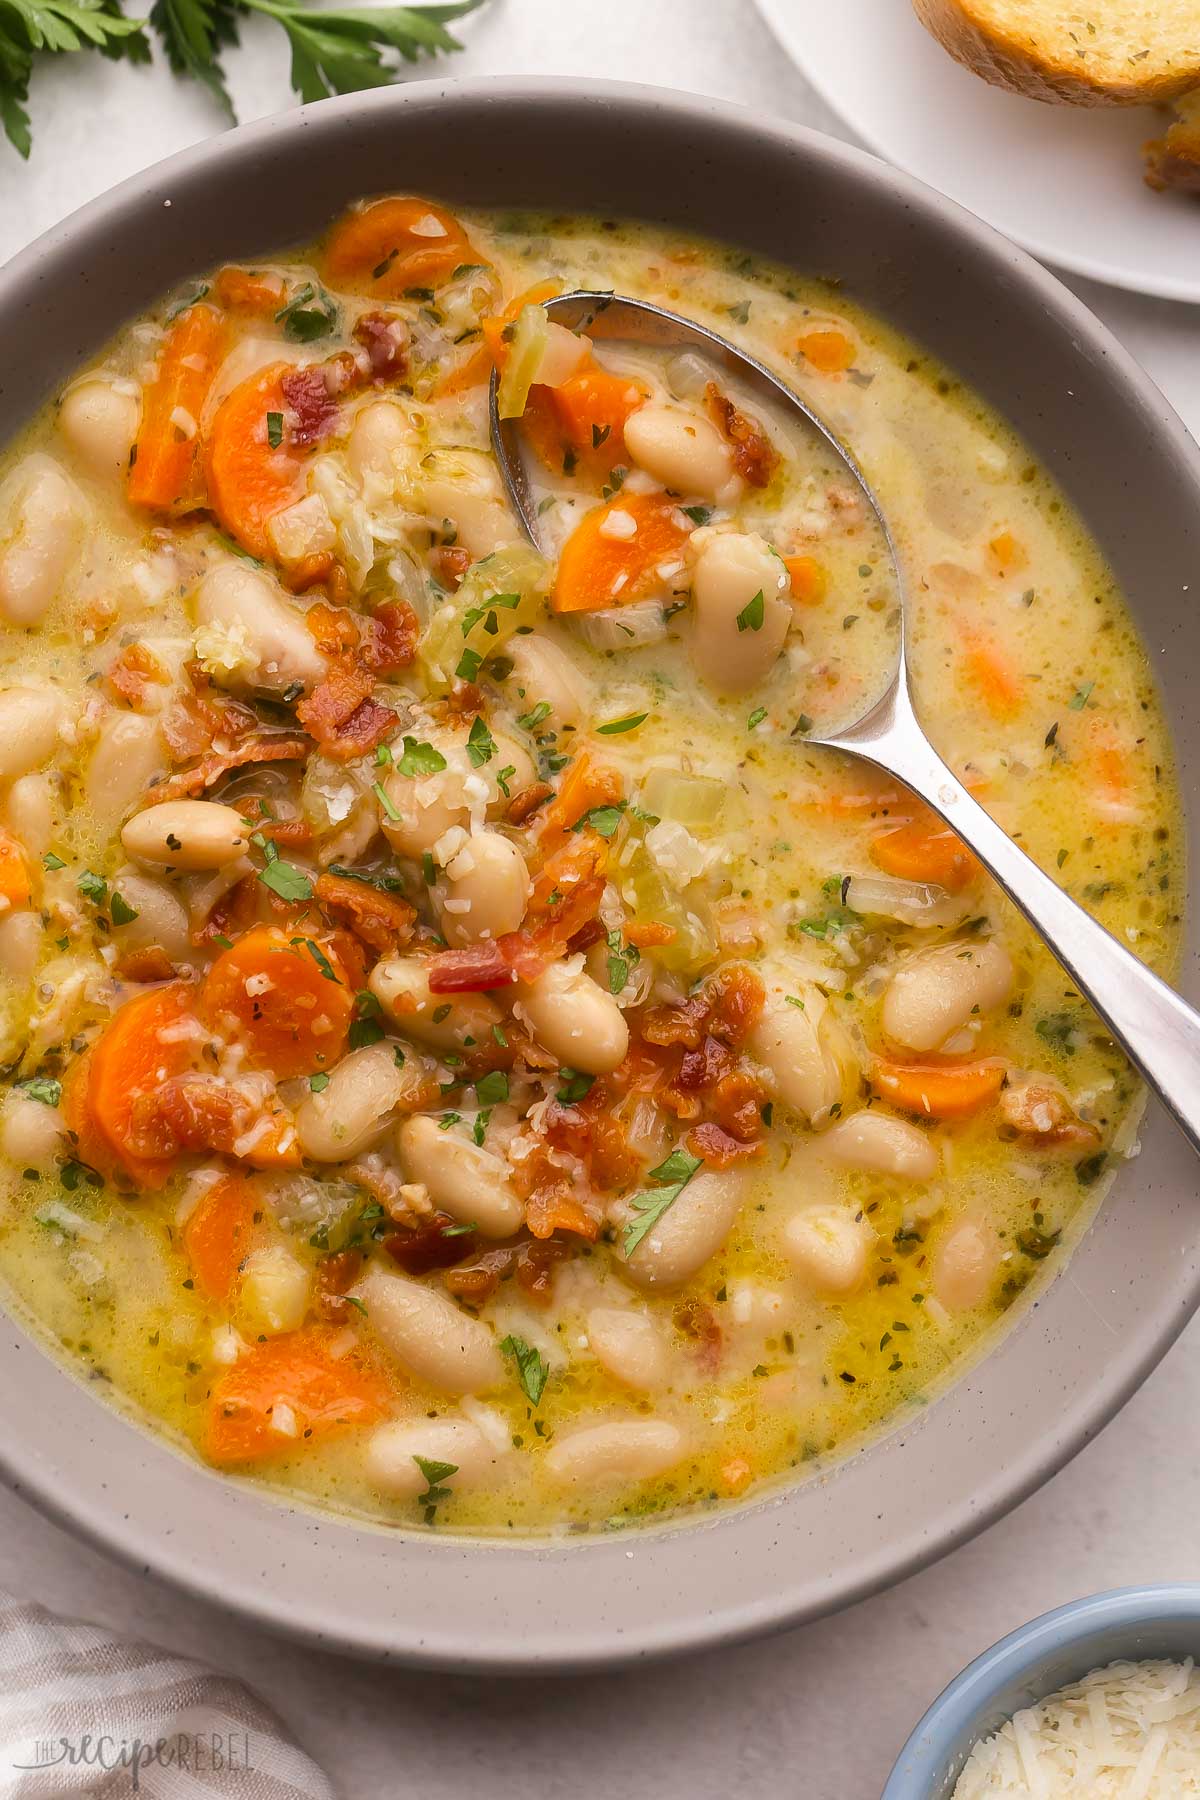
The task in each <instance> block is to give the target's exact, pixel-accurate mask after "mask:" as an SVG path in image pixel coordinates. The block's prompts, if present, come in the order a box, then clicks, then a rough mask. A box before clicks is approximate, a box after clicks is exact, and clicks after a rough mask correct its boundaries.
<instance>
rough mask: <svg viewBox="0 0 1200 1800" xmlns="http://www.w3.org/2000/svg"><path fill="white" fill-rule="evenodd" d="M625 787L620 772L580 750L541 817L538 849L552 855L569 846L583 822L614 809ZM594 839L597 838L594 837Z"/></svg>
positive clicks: (546, 855)
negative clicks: (597, 810)
mask: <svg viewBox="0 0 1200 1800" xmlns="http://www.w3.org/2000/svg"><path fill="white" fill-rule="evenodd" d="M623 793H624V784H623V782H622V780H621V775H620V772H619V770H617V769H613V768H610V767H609V766H608V764H607V763H598V762H597V761H596V759H595V757H594V756H593V755H592V753H591V752H590V751H589V750H581V751H580V753H579V755H578V756H577V757H576V758H575V760H574V762H573V763H571V765H570V767H569V768H568V769H567V770H566V772H565V773H564V775H563V778H562V781H561V782H560V783H559V789H558V792H557V794H556V795H555V796H554V799H553V800H552V801H551V802H550V804H549V806H547V807H546V809H545V811H544V812H543V813H542V825H541V830H540V832H539V833H538V848H539V850H540V851H541V852H542V855H543V856H544V857H545V858H546V859H547V861H548V860H549V857H550V855H551V854H552V853H553V852H554V851H556V850H558V849H559V848H560V847H561V846H563V845H564V844H566V843H569V841H570V838H571V834H572V833H573V832H574V830H575V828H576V827H577V826H578V824H579V822H580V820H581V819H582V818H584V817H585V815H586V814H587V813H589V812H591V811H592V810H593V808H595V807H597V806H613V805H615V803H616V802H617V801H618V800H620V799H621V797H622V794H623ZM592 835H594V834H592Z"/></svg>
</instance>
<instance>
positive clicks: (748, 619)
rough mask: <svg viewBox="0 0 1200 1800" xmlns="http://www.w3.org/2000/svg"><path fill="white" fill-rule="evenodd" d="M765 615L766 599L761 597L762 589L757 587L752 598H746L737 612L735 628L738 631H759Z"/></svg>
mask: <svg viewBox="0 0 1200 1800" xmlns="http://www.w3.org/2000/svg"><path fill="white" fill-rule="evenodd" d="M766 616H767V613H766V601H765V600H764V598H763V591H762V589H761V588H759V590H758V592H757V594H755V596H754V598H753V600H748V601H747V602H746V604H745V606H743V608H742V610H741V612H740V613H739V614H738V616H737V628H738V630H739V631H761V630H762V628H763V621H764V620H765V618H766Z"/></svg>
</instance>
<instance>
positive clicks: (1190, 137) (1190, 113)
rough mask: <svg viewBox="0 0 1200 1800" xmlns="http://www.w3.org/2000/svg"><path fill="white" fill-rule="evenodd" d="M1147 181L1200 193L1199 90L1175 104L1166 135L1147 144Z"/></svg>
mask: <svg viewBox="0 0 1200 1800" xmlns="http://www.w3.org/2000/svg"><path fill="white" fill-rule="evenodd" d="M1146 182H1147V185H1148V186H1150V187H1152V188H1178V189H1179V190H1180V192H1181V193H1185V194H1200V88H1196V89H1194V90H1193V92H1192V93H1190V94H1185V95H1184V96H1183V98H1182V99H1181V100H1177V101H1176V102H1175V117H1174V118H1173V119H1172V121H1171V123H1170V125H1168V127H1167V130H1166V133H1165V135H1164V136H1163V137H1160V138H1154V139H1152V141H1151V142H1150V143H1148V144H1147V145H1146Z"/></svg>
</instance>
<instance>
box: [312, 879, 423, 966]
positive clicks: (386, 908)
mask: <svg viewBox="0 0 1200 1800" xmlns="http://www.w3.org/2000/svg"><path fill="white" fill-rule="evenodd" d="M313 891H314V893H315V894H316V897H317V899H318V901H319V902H320V904H321V905H322V906H323V907H324V908H325V910H326V912H332V913H334V914H336V915H338V916H339V917H340V918H342V919H343V920H344V921H345V923H346V924H347V925H348V926H349V927H350V930H351V931H353V932H354V934H355V936H356V937H360V938H361V939H362V941H363V943H364V944H366V945H367V947H368V949H371V950H374V951H376V952H377V953H378V954H379V955H380V956H384V955H387V954H388V953H389V952H391V951H393V950H399V949H401V948H402V947H403V946H404V945H405V944H407V943H408V942H409V940H410V939H411V937H412V934H413V923H414V921H415V919H416V916H417V909H416V907H415V906H411V905H410V904H409V902H408V901H407V900H405V899H403V898H402V897H401V896H400V895H399V894H387V893H382V892H381V891H380V890H379V889H378V888H377V887H373V886H372V885H371V884H370V883H369V882H366V881H356V880H355V879H354V877H353V876H351V875H328V874H326V875H319V876H318V877H317V882H316V887H315V888H314V890H313Z"/></svg>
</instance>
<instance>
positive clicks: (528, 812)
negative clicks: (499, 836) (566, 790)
mask: <svg viewBox="0 0 1200 1800" xmlns="http://www.w3.org/2000/svg"><path fill="white" fill-rule="evenodd" d="M553 793H554V789H553V788H552V787H551V786H550V783H549V782H548V781H531V782H530V784H529V786H528V787H523V788H522V789H521V791H520V792H519V793H517V794H514V795H513V797H512V799H511V800H510V801H509V803H508V807H507V810H506V812H505V817H506V818H507V820H508V822H509V824H510V825H523V824H524V823H525V821H526V819H528V818H531V817H532V815H533V814H534V813H535V812H536V811H537V809H538V807H539V806H544V805H545V804H546V801H547V800H549V799H550V797H551V795H552V794H553Z"/></svg>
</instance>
